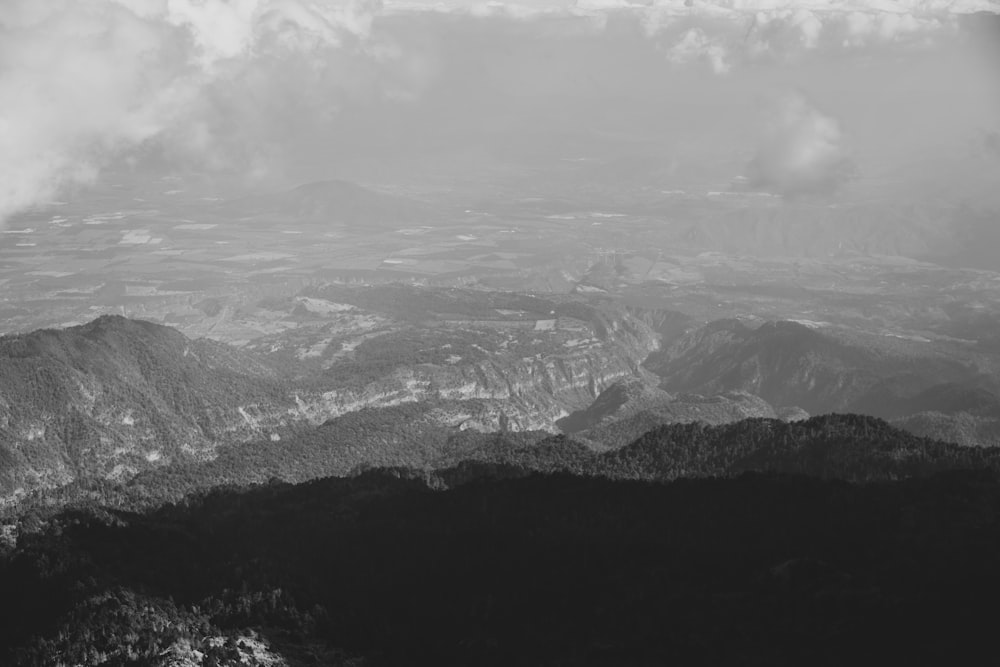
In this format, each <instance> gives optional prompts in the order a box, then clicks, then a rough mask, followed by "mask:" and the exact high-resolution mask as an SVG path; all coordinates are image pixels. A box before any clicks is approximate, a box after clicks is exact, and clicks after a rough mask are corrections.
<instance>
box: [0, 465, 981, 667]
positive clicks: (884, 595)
mask: <svg viewBox="0 0 1000 667" xmlns="http://www.w3.org/2000/svg"><path fill="white" fill-rule="evenodd" d="M501 476H502V472H501ZM998 515H1000V483H998V480H997V478H996V477H995V476H994V475H992V474H988V473H962V472H955V473H947V474H941V475H936V476H934V477H931V478H928V479H924V480H910V481H905V482H896V483H880V484H871V485H861V486H857V485H851V484H847V483H844V482H840V481H832V480H827V481H824V480H819V479H815V478H808V477H796V476H792V477H788V476H766V475H759V474H747V475H743V476H740V477H737V478H734V479H727V480H681V481H677V482H673V483H670V484H666V485H663V484H650V483H643V482H614V481H609V480H605V479H598V478H579V477H573V476H568V475H564V474H561V475H552V476H540V475H529V476H527V477H522V478H520V479H506V480H504V479H485V478H481V479H480V480H479V481H477V482H474V483H469V484H465V485H462V486H459V487H457V488H454V489H451V490H446V491H432V490H430V489H429V488H428V486H427V485H426V484H425V482H423V481H422V479H421V476H420V475H412V474H409V473H406V472H405V471H391V470H386V471H371V472H368V473H365V474H363V475H361V476H359V477H355V478H348V479H325V480H318V481H314V482H310V483H306V484H302V485H296V486H289V485H283V484H274V485H269V486H264V487H257V488H254V489H249V490H234V491H215V492H212V493H209V494H208V495H205V496H202V497H200V498H198V499H193V500H191V501H190V502H188V503H186V504H183V505H177V506H168V507H165V508H163V509H160V510H158V511H155V512H151V513H149V514H146V515H139V514H132V513H123V512H111V513H108V512H104V511H87V510H84V511H69V512H66V513H64V514H62V515H61V516H59V517H57V518H55V519H54V520H52V521H51V523H50V524H49V525H48V526H47V527H46V528H45V529H44V530H42V531H41V532H39V533H36V534H31V535H26V536H24V537H23V538H22V540H21V542H20V544H19V545H18V546H17V548H16V550H14V551H13V553H11V554H10V556H9V558H8V559H7V560H6V562H5V563H4V565H3V567H2V570H0V595H2V596H3V599H4V600H5V605H4V610H5V612H6V613H8V615H9V617H8V618H7V619H6V620H5V622H4V623H3V624H2V626H0V627H2V630H0V633H2V634H0V645H3V646H6V647H10V648H11V649H12V651H11V652H9V653H8V654H7V656H6V657H5V658H4V659H3V662H4V664H18V665H20V664H23V665H34V664H53V663H52V662H51V660H53V656H60V659H62V660H64V661H65V662H66V664H102V663H101V662H99V661H95V660H94V659H93V657H89V658H88V656H93V655H95V652H97V653H100V654H101V655H104V656H109V658H108V659H109V660H110V663H109V664H169V663H168V662H166V658H164V657H163V656H165V655H174V654H176V653H177V652H178V651H180V650H181V648H179V647H185V646H193V647H195V648H196V649H198V650H200V651H202V653H203V654H205V655H209V656H211V655H216V653H217V652H214V649H212V650H210V649H211V646H210V642H209V643H206V642H208V639H206V637H208V638H212V637H217V638H219V639H218V640H217V642H216V643H220V645H221V644H224V643H226V641H227V640H226V639H225V638H226V637H231V641H228V644H229V645H231V646H236V644H237V643H238V641H239V640H240V638H241V637H244V638H254V637H256V638H258V639H259V640H260V641H264V642H267V643H269V644H270V646H271V650H273V651H274V652H276V653H278V654H282V655H284V656H286V658H288V659H289V664H313V663H310V662H309V660H311V659H319V660H321V661H325V662H324V664H372V665H382V664H387V665H402V664H434V663H436V664H455V665H459V664H495V665H501V664H532V665H534V664H538V665H555V664H580V665H583V664H607V665H612V664H663V663H665V662H672V661H680V662H681V663H682V664H722V663H726V664H733V663H736V662H738V663H740V664H761V665H763V664H815V663H823V664H848V663H851V664H856V663H858V662H868V661H872V660H891V661H893V662H895V661H897V660H914V659H921V658H923V659H928V658H933V659H938V660H945V659H949V660H950V659H955V657H956V656H961V655H973V653H971V652H972V651H974V650H975V649H977V648H985V646H986V644H987V642H988V641H989V639H988V638H989V637H990V636H991V632H990V629H991V626H992V619H993V618H994V614H993V613H992V612H991V609H993V607H994V606H995V600H996V595H997V594H998V593H1000V579H998V577H997V574H996V569H995V566H994V564H995V563H996V561H997V558H998V557H1000V531H998V525H997V516H998ZM32 637H34V639H32ZM213 641H215V640H213ZM248 641H249V639H248ZM254 641H257V639H255V640H254ZM198 647H200V648H198ZM220 650H221V649H220ZM233 650H238V649H233ZM247 650H249V649H247ZM171 651H173V653H171ZM310 655H311V656H313V658H309V657H308V656H310ZM130 656H131V657H130ZM347 656H354V657H360V658H363V661H362V662H360V663H350V662H348V661H347ZM205 660H208V658H205ZM194 664H237V663H234V662H225V661H224V660H223V661H221V662H218V663H210V662H203V663H197V662H196V663H194ZM252 664H264V663H252Z"/></svg>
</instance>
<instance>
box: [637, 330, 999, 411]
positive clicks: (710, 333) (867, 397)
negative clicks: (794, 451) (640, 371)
mask: <svg viewBox="0 0 1000 667" xmlns="http://www.w3.org/2000/svg"><path fill="white" fill-rule="evenodd" d="M646 367H647V368H649V370H651V371H653V372H654V373H656V374H657V375H659V376H660V377H661V378H662V382H661V387H663V388H664V389H665V390H667V391H670V392H696V393H699V394H720V393H723V392H726V391H747V392H750V393H753V394H756V395H758V396H760V397H761V398H763V399H764V400H765V401H767V402H769V403H770V404H771V405H773V406H775V407H776V408H780V407H786V406H798V407H800V408H802V409H804V410H805V411H807V412H809V413H811V414H818V413H824V412H859V413H864V414H871V415H875V416H879V417H885V418H895V417H901V416H904V415H906V414H912V413H916V412H922V411H925V410H928V409H941V410H942V411H945V412H950V411H959V410H969V409H976V410H983V409H988V410H989V411H991V412H992V411H996V410H1000V402H997V401H995V400H994V395H993V393H992V387H993V385H995V380H993V379H992V378H990V377H989V376H987V375H986V374H983V373H980V372H978V371H977V370H976V369H975V368H972V367H970V366H968V365H966V364H964V363H961V362H959V361H956V360H954V359H951V358H947V357H944V356H942V355H935V354H933V353H926V354H923V355H921V356H915V355H914V354H913V353H911V352H908V351H900V352H895V351H892V350H891V349H888V348H886V347H879V348H875V347H869V346H866V345H865V344H864V343H862V342H856V341H852V342H845V341H843V340H840V339H838V338H837V337H835V336H833V335H831V334H829V333H827V332H824V331H822V330H817V329H812V328H809V327H806V326H804V325H802V324H799V323H797V322H767V323H765V324H763V325H760V326H757V327H752V326H748V325H747V324H745V323H743V322H741V321H739V320H719V321H716V322H712V323H710V324H708V325H706V326H704V327H702V328H701V329H698V330H696V331H694V332H692V333H689V334H687V335H686V336H683V337H682V338H681V339H679V340H677V341H676V342H675V343H673V344H672V345H670V346H668V347H667V348H666V349H664V350H662V351H660V352H657V353H655V354H653V355H652V356H651V357H650V358H649V360H648V361H647V362H646ZM987 404H991V406H989V407H988V406H987ZM931 406H935V407H933V408H932V407H931Z"/></svg>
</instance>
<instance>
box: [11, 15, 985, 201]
mask: <svg viewBox="0 0 1000 667" xmlns="http://www.w3.org/2000/svg"><path fill="white" fill-rule="evenodd" d="M998 10H1000V5H998V4H997V2H996V1H995V0H966V1H961V0H960V1H958V2H951V1H946V0H879V1H878V2H861V1H860V0H832V1H830V2H820V1H819V0H811V1H808V2H799V3H788V2H779V1H777V0H715V1H712V2H709V1H708V0H531V1H529V0H523V1H515V0H512V1H510V2H504V3H498V2H485V1H484V2H480V1H478V0H412V1H407V0H384V1H379V0H4V2H2V3H0V99H2V100H3V104H2V105H0V221H2V220H3V219H5V218H7V217H9V216H10V215H12V214H15V213H17V212H18V211H22V210H25V209H28V208H30V207H33V206H37V205H44V204H45V203H46V202H48V201H50V200H52V199H53V198H55V197H58V196H60V193H61V192H62V191H64V190H66V189H67V188H72V187H74V186H79V185H87V184H89V183H92V182H94V181H95V180H96V179H98V178H100V175H101V173H102V171H103V170H106V169H109V168H121V167H122V165H125V166H129V165H131V168H135V169H141V168H144V167H148V166H149V165H158V168H162V169H167V170H175V171H178V172H184V173H191V172H208V173H224V174H232V175H234V176H238V177H239V178H243V179H248V180H250V181H254V180H257V181H261V182H264V181H269V180H270V181H280V180H281V179H283V178H284V179H292V180H294V179H295V178H298V177H299V176H301V175H303V174H308V173H312V172H310V170H313V172H315V173H323V170H324V169H327V168H328V167H329V165H331V164H333V163H335V162H337V161H338V160H339V161H340V162H341V163H344V164H346V161H349V160H359V159H362V158H365V159H368V158H370V159H375V160H377V159H383V158H384V159H386V160H388V159H390V158H395V157H398V156H399V155H401V154H404V153H412V154H414V155H425V154H440V153H445V152H448V151H452V152H454V151H460V150H466V151H472V150H482V151H486V152H488V153H490V154H491V155H499V154H500V153H503V154H504V155H507V154H509V153H511V152H517V151H518V150H520V149H519V147H518V143H517V141H518V138H519V137H522V138H523V143H524V144H525V149H524V151H522V152H531V151H534V153H532V154H537V153H538V152H539V150H540V149H539V146H548V147H549V148H547V149H546V150H549V151H550V152H551V154H552V156H553V159H559V158H560V157H561V154H560V152H564V151H566V150H569V149H568V148H566V146H570V147H572V146H579V144H580V142H579V141H577V140H576V139H574V137H579V136H583V135H587V136H591V137H603V138H604V139H602V141H610V139H607V138H608V137H615V138H616V139H615V140H616V141H619V142H640V143H646V144H648V142H649V140H650V138H652V139H654V140H655V141H656V142H659V144H662V145H663V146H664V147H665V148H664V150H674V151H678V152H683V151H685V150H690V151H696V150H697V151H704V152H705V154H706V155H707V156H709V157H706V158H705V159H706V160H707V159H709V158H710V159H711V160H716V159H719V160H721V159H723V158H725V156H726V154H727V152H728V153H733V152H739V151H741V150H742V151H746V150H756V151H757V153H756V158H755V159H754V161H753V164H752V165H751V167H750V168H749V172H750V175H751V176H752V178H753V179H754V182H755V183H757V184H758V185H759V186H760V187H772V188H777V189H780V190H782V191H784V192H787V193H795V192H804V191H815V192H826V191H832V190H833V189H835V188H836V186H837V185H838V184H840V183H841V182H842V181H843V178H844V176H843V173H844V171H845V170H846V168H847V164H848V162H847V160H848V157H847V155H846V149H845V148H844V144H845V139H844V133H843V130H842V129H841V127H842V126H843V127H848V126H849V127H851V128H852V134H853V133H854V132H855V131H857V132H858V133H859V134H860V138H861V139H863V141H862V142H861V143H864V144H865V145H883V144H884V145H885V146H886V147H887V148H886V149H885V150H889V149H894V150H895V148H893V147H894V146H896V147H897V148H898V146H902V145H905V143H906V142H908V141H913V137H918V138H919V137H921V136H923V135H922V134H921V132H922V131H923V129H924V128H923V127H920V126H918V125H917V123H918V122H926V123H927V124H928V125H929V124H930V123H932V122H935V123H937V122H940V117H941V116H942V113H943V114H944V116H946V117H947V118H948V119H949V122H950V123H951V125H952V126H954V127H955V128H957V129H956V130H955V133H956V134H958V133H960V132H965V131H966V129H967V128H971V127H973V126H974V125H975V124H976V123H978V124H979V126H980V127H988V128H995V127H996V124H995V122H993V121H992V120H991V118H992V119H995V118H996V117H995V116H990V114H993V113H994V112H995V111H996V109H997V107H998V106H1000V105H998V104H997V102H998V100H1000V90H997V88H996V85H995V84H984V83H983V82H984V81H987V80H988V79H989V78H990V75H993V78H994V79H997V78H1000V77H996V76H995V74H996V73H995V71H989V67H986V68H985V69H984V70H983V71H982V72H979V73H976V74H971V73H969V72H968V71H966V70H964V69H960V68H962V67H964V65H963V64H962V62H960V60H959V59H957V58H951V56H949V58H951V59H948V58H941V57H939V56H940V54H941V53H944V51H942V49H947V53H949V54H951V53H957V52H958V50H959V49H960V48H962V47H961V44H962V35H961V30H962V27H961V25H960V23H961V22H960V21H959V18H960V17H962V16H965V15H968V14H969V13H971V12H975V11H998ZM908 59H909V60H908ZM907 62H913V63H915V65H914V66H913V69H914V73H912V74H911V73H910V72H909V70H908V69H907V67H908V66H907V65H906V63H907ZM934 63H938V64H934ZM941 63H943V64H941ZM918 66H919V67H922V68H923V73H919V72H917V71H916V69H917V67H918ZM879 68H881V69H879ZM949 68H950V69H949ZM956 68H959V69H956ZM970 71H971V70H970ZM856 72H860V74H857V73H856ZM866 72H867V73H866ZM927 72H931V73H930V74H928V73H927ZM956 73H957V75H956ZM866 77H867V78H866ZM920 77H923V79H922V80H921V79H920ZM928 77H934V78H933V80H931V79H930V78H928ZM974 77H976V78H974ZM811 80H812V81H823V82H824V83H822V84H821V85H824V86H825V85H839V86H841V87H842V88H850V89H851V91H850V96H851V97H850V99H851V100H859V101H858V102H857V103H856V104H855V103H853V102H852V105H853V106H851V105H848V106H845V108H842V109H837V110H835V112H831V113H829V114H824V113H821V112H819V111H817V110H816V109H815V108H814V107H813V106H811V105H810V104H809V103H808V102H806V101H805V98H804V97H792V98H788V99H787V100H786V101H785V102H784V103H783V105H782V106H781V111H780V112H779V113H777V114H776V116H775V118H776V120H775V123H774V126H773V127H771V128H770V130H769V131H768V133H767V134H766V137H765V139H764V140H762V141H761V142H760V144H759V145H757V146H756V147H754V146H748V145H745V142H746V141H747V139H746V138H747V137H748V136H752V135H753V128H752V127H751V121H750V119H751V118H752V116H753V104H754V103H753V101H752V100H753V98H754V95H755V94H756V92H757V91H759V90H761V89H765V88H772V89H773V88H774V87H776V86H777V87H779V88H788V87H796V86H803V85H807V84H808V82H809V81H811ZM885 81H889V82H891V85H889V86H886V85H884V82H885ZM826 82H833V83H832V84H827V83H826ZM921 86H923V87H924V88H925V89H926V88H928V87H933V86H940V87H943V88H948V87H951V88H953V89H954V90H952V91H951V92H949V93H948V94H949V95H951V98H950V99H949V100H948V105H947V108H946V107H945V105H944V104H943V103H935V102H933V101H932V102H931V103H929V104H921V98H920V95H921V94H923V93H921V92H920V90H921ZM990 86H993V87H992V88H991V87H990ZM886 88H889V89H892V90H895V92H894V93H893V94H894V95H895V97H893V98H892V99H888V98H887V97H886V95H887V93H886V92H885V90H884V89H886ZM869 89H870V90H869ZM810 92H812V91H810ZM976 95H979V96H980V97H975V96H976ZM989 95H992V96H993V97H988V96H989ZM878 97H881V102H880V103H879V104H881V105H882V106H883V107H886V105H888V106H887V108H889V109H892V113H897V111H898V112H899V113H900V115H902V114H903V113H906V112H905V111H904V107H908V108H910V111H909V112H908V115H906V116H905V118H912V119H913V120H910V121H907V122H908V123H909V126H908V127H909V129H908V130H907V131H908V132H909V134H904V133H903V130H902V129H898V130H893V128H892V127H889V124H888V123H887V122H886V120H885V117H883V116H882V115H880V114H881V113H882V112H880V111H878V110H877V109H876V108H875V106H873V103H872V104H868V100H874V99H875V98H878ZM845 104H846V103H845ZM935 104H939V107H935V106H934V105H935ZM866 105H867V106H866ZM893 105H895V106H893ZM897 107H898V109H897ZM925 108H926V109H931V108H933V110H934V111H935V113H931V111H930V110H928V111H922V110H923V109H925ZM953 109H969V110H970V111H961V112H959V111H955V110H953ZM888 113H889V112H886V114H888ZM935 114H936V115H935ZM833 116H836V117H837V118H841V119H842V121H843V122H842V123H838V122H835V121H834V120H832V117H833ZM896 125H901V126H902V125H905V123H896ZM866 128H868V129H866ZM893 132H896V135H893ZM893 136H896V139H892V137H893ZM562 137H565V138H566V140H565V141H562V139H561V138H562ZM686 137H689V138H690V139H689V138H686ZM886 137H889V138H886ZM893 140H894V141H896V144H891V141H893ZM574 142H575V143H574ZM686 142H687V143H686ZM741 142H744V143H741ZM879 142H881V143H879ZM623 145H624V144H623ZM588 146H589V144H588ZM573 150H577V151H578V152H579V151H584V148H580V147H578V148H574V149H573ZM587 150H590V148H587Z"/></svg>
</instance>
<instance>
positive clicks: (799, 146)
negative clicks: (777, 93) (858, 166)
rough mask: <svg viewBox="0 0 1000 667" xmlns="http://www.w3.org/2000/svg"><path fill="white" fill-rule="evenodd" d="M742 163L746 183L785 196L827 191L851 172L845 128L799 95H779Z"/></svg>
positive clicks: (851, 165)
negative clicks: (757, 144) (760, 137)
mask: <svg viewBox="0 0 1000 667" xmlns="http://www.w3.org/2000/svg"><path fill="white" fill-rule="evenodd" d="M768 125H769V127H768V128H767V130H766V131H765V133H764V138H763V140H762V142H761V145H760V147H759V148H758V150H757V153H756V155H755V156H754V157H753V159H752V160H751V161H750V163H749V165H748V166H747V178H748V180H749V183H750V185H751V187H753V188H756V189H762V190H768V191H772V192H775V193H779V194H782V195H786V196H792V197H794V196H801V195H810V194H831V193H833V192H835V191H836V190H837V189H838V188H839V187H840V186H841V185H843V184H844V183H845V182H846V181H847V180H848V179H849V178H850V177H851V175H852V173H853V171H854V162H853V160H852V159H851V156H850V151H849V149H848V147H847V142H846V138H845V136H844V132H843V130H842V129H841V127H840V123H839V122H837V120H836V119H835V118H832V117H831V116H828V115H826V114H824V113H822V112H821V111H819V110H818V109H817V108H816V107H815V106H813V105H812V104H811V103H810V102H809V101H808V100H807V99H806V97H805V96H804V95H802V94H801V93H789V94H787V95H785V96H784V97H782V99H781V100H780V101H779V103H778V104H777V105H776V107H775V110H774V112H773V113H772V114H771V115H770V118H769V123H768Z"/></svg>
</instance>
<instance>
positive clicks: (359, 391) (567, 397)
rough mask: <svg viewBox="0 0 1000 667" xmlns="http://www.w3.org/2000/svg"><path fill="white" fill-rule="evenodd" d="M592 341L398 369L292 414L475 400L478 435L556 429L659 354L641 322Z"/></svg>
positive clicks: (607, 324)
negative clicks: (487, 409) (486, 408)
mask: <svg viewBox="0 0 1000 667" xmlns="http://www.w3.org/2000/svg"><path fill="white" fill-rule="evenodd" d="M598 328H599V329H600V331H599V332H598V334H599V336H598V338H596V339H592V340H591V341H589V342H588V343H586V344H584V345H580V346H578V347H575V348H573V349H570V350H562V351H558V352H554V353H552V354H548V355H536V356H535V357H526V358H520V357H512V356H506V355H493V356H491V358H489V359H487V360H484V361H478V362H475V363H470V364H462V365H434V364H421V365H417V366H410V367H405V368H399V369H397V370H395V371H393V372H392V373H391V374H390V375H388V376H387V377H384V378H381V379H379V380H376V381H374V382H371V383H369V384H367V385H366V386H364V387H362V388H354V387H351V388H342V389H331V390H329V391H323V392H315V393H310V394H298V395H296V397H295V398H296V408H295V409H294V410H292V411H291V412H290V415H291V416H298V417H302V418H304V419H306V420H308V421H309V422H310V423H313V424H319V423H322V422H324V421H326V420H327V419H330V418H333V417H337V416H339V415H342V414H344V413H347V412H352V411H354V410H358V409H361V408H364V407H386V406H392V405H399V404H401V403H408V402H414V401H423V400H438V401H464V400H469V399H478V400H480V401H483V402H485V403H486V404H487V405H493V406H494V410H493V411H491V413H492V414H491V415H486V416H484V413H480V414H479V416H478V417H477V418H476V419H470V421H468V422H466V423H465V426H466V427H471V428H476V429H478V430H487V431H488V430H497V429H499V428H501V424H502V423H506V425H507V428H509V429H510V430H515V431H527V430H547V431H553V432H555V431H557V430H558V429H557V427H556V425H555V422H556V421H557V420H559V419H561V418H563V417H565V416H566V415H568V414H569V413H570V412H572V411H574V410H578V409H581V408H584V407H586V406H587V405H589V404H590V403H591V402H592V401H593V400H594V399H595V398H597V396H598V395H600V393H601V392H602V391H604V390H605V389H606V388H607V387H608V386H610V385H611V384H613V383H614V382H616V381H618V380H620V379H622V378H627V377H633V376H635V375H637V374H639V373H641V372H642V371H641V369H640V366H641V364H642V362H643V361H644V360H645V359H646V357H647V356H649V354H650V353H651V352H653V351H654V350H656V349H658V347H659V342H658V340H659V339H658V337H657V335H656V333H655V332H654V331H653V329H652V328H651V327H650V326H649V325H648V324H646V323H645V322H644V321H643V320H642V319H639V318H636V317H633V316H631V315H628V314H625V313H618V314H617V315H616V316H615V317H612V318H609V319H607V320H605V321H602V322H601V323H600V326H599V327H598Z"/></svg>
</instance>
